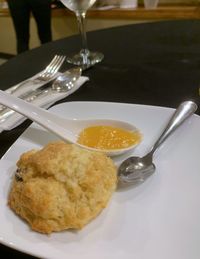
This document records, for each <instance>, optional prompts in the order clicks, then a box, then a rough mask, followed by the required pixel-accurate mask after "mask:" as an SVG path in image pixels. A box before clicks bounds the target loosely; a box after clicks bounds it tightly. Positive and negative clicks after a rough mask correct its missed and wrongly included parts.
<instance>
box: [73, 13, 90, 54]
mask: <svg viewBox="0 0 200 259" xmlns="http://www.w3.org/2000/svg"><path fill="white" fill-rule="evenodd" d="M85 15H86V13H85V12H81V13H76V17H77V21H78V27H79V32H80V35H81V39H82V49H81V54H82V55H83V57H85V58H86V57H87V56H88V54H89V50H88V46H87V36H86V30H85Z"/></svg>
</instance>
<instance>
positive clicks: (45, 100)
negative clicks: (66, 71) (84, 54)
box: [0, 76, 89, 133]
mask: <svg viewBox="0 0 200 259" xmlns="http://www.w3.org/2000/svg"><path fill="white" fill-rule="evenodd" d="M88 80H89V78H88V77H85V76H81V77H80V78H79V79H78V80H77V81H76V82H75V83H74V87H73V88H72V89H71V90H69V91H67V92H61V93H59V92H53V93H52V94H48V95H46V96H44V95H43V96H41V97H38V98H36V99H35V100H34V101H33V102H31V103H32V104H34V105H36V106H39V107H42V108H45V109H47V108H48V107H50V106H51V105H52V104H53V103H55V102H57V101H59V100H61V99H63V98H65V97H67V96H69V95H70V94H72V93H74V92H75V91H77V90H78V89H79V88H80V87H81V86H82V85H83V84H84V83H85V82H86V81H88ZM40 86H41V84H40V85H39V87H40ZM36 88H38V86H37V87H34V86H33V85H31V84H29V85H28V87H27V88H26V91H25V92H27V91H29V90H30V89H31V90H33V89H36ZM10 89H12V87H11V88H9V89H8V90H6V92H8V93H9V90H10ZM22 93H23V92H22V91H20V94H22ZM13 95H16V96H19V93H18V92H16V93H13ZM25 120H26V117H24V116H22V115H21V114H18V113H16V112H14V113H13V114H12V115H10V116H9V117H8V118H6V119H5V120H1V119H0V133H1V132H2V131H4V130H11V129H13V128H15V127H17V126H18V125H20V124H21V123H22V122H23V121H25Z"/></svg>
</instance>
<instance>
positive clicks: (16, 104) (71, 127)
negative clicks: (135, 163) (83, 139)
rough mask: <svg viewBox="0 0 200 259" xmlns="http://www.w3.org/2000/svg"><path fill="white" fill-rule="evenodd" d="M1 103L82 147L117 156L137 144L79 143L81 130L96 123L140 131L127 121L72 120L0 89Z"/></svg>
mask: <svg viewBox="0 0 200 259" xmlns="http://www.w3.org/2000/svg"><path fill="white" fill-rule="evenodd" d="M0 103H1V104H3V105H5V106H7V107H9V108H10V109H12V110H14V111H16V112H18V113H20V114H22V115H24V116H25V117H27V118H29V119H31V120H32V121H34V122H36V123H37V124H39V125H40V126H42V127H44V128H45V129H47V130H48V131H51V132H52V133H54V134H56V135H57V136H58V137H60V138H61V139H63V140H64V141H67V142H70V143H74V144H76V145H78V146H80V147H82V148H86V149H90V150H95V151H101V152H103V153H106V154H107V155H109V156H116V155H120V154H123V153H125V152H128V151H130V150H132V149H133V148H135V147H136V145H137V144H134V145H131V146H129V147H127V148H121V149H112V150H107V149H106V150H100V149H96V148H90V147H87V146H84V145H81V144H79V143H77V139H78V136H79V134H80V132H81V131H82V130H83V129H85V128H87V127H90V126H94V125H95V126H97V125H102V126H113V127H117V128H122V129H124V130H128V131H138V129H137V128H136V127H135V126H133V125H132V124H130V123H127V122H123V121H118V120H77V119H71V120H70V119H66V118H63V117H59V116H58V115H56V114H54V113H51V112H49V111H47V110H44V109H41V108H39V107H36V106H35V105H33V104H31V103H28V102H25V101H24V100H22V99H19V98H17V97H14V96H12V95H10V94H8V93H6V92H3V91H0Z"/></svg>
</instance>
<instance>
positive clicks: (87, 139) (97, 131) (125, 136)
mask: <svg viewBox="0 0 200 259" xmlns="http://www.w3.org/2000/svg"><path fill="white" fill-rule="evenodd" d="M140 141H141V134H140V133H139V132H138V131H128V130H124V129H121V128H117V127H112V126H91V127H88V128H85V129H84V130H83V131H81V133H80V134H79V138H78V141H77V142H78V143H79V144H82V145H85V146H87V147H92V148H97V149H101V150H111V149H122V148H128V147H130V146H132V145H135V144H138V143H139V142H140Z"/></svg>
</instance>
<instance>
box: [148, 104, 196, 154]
mask: <svg viewBox="0 0 200 259" xmlns="http://www.w3.org/2000/svg"><path fill="white" fill-rule="evenodd" d="M196 110H197V105H196V103H194V102H192V101H185V102H183V103H181V104H180V105H179V107H178V108H177V109H176V111H175V112H174V114H173V115H172V117H171V119H170V121H169V122H168V124H167V126H166V128H165V129H164V131H163V132H162V134H161V135H160V137H159V138H158V140H157V141H156V143H155V144H154V146H153V147H152V149H151V151H150V153H151V155H153V153H154V152H155V150H156V149H157V148H158V147H159V146H160V145H161V144H162V143H163V142H164V141H165V140H166V139H167V138H168V137H169V136H170V135H171V134H172V133H173V132H174V131H175V130H176V129H177V128H178V127H179V126H180V125H181V124H182V123H183V122H184V121H185V120H186V119H187V118H188V117H190V116H191V115H192V114H193V113H194V112H195V111H196Z"/></svg>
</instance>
